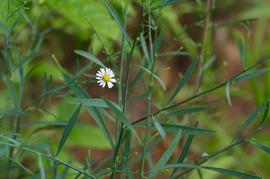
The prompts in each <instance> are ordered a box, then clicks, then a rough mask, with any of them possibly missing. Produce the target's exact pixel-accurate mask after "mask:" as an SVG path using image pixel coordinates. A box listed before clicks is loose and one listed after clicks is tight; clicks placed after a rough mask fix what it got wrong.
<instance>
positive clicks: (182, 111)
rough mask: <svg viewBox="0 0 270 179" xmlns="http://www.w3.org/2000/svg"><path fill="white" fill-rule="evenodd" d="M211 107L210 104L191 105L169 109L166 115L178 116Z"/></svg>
mask: <svg viewBox="0 0 270 179" xmlns="http://www.w3.org/2000/svg"><path fill="white" fill-rule="evenodd" d="M211 108H213V107H211V106H192V107H187V108H183V109H178V110H174V111H169V112H168V113H167V114H166V116H167V117H173V116H179V115H185V114H190V113H195V112H201V111H204V110H208V109H211Z"/></svg>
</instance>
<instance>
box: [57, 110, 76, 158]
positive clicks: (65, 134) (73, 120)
mask: <svg viewBox="0 0 270 179" xmlns="http://www.w3.org/2000/svg"><path fill="white" fill-rule="evenodd" d="M80 110H81V105H79V106H78V107H77V109H76V110H75V112H74V113H73V115H72V116H71V118H70V119H69V121H68V123H67V125H66V127H65V129H64V132H63V135H62V138H61V140H60V143H59V145H58V149H57V152H56V156H57V155H58V154H59V153H60V151H61V150H62V148H63V146H64V144H65V142H66V140H67V138H68V136H69V134H70V132H71V130H72V128H73V126H74V124H75V123H76V121H77V119H78V117H79V114H80Z"/></svg>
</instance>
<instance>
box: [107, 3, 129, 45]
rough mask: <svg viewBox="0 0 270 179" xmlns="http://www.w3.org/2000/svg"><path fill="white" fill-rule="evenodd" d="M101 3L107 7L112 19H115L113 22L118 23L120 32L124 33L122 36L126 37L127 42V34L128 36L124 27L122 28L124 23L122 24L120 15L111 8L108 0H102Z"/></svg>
mask: <svg viewBox="0 0 270 179" xmlns="http://www.w3.org/2000/svg"><path fill="white" fill-rule="evenodd" d="M103 3H104V4H105V6H106V7H107V9H108V11H109V12H110V14H111V15H112V17H113V19H114V20H115V22H116V24H117V25H118V27H119V29H120V30H121V32H122V34H123V35H124V37H125V38H126V40H127V41H128V42H129V36H128V34H127V32H126V30H125V28H124V25H123V23H122V21H121V19H120V17H119V16H118V14H117V13H116V11H115V9H114V8H113V6H112V5H111V4H110V2H108V0H103Z"/></svg>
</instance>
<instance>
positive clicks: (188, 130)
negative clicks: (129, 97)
mask: <svg viewBox="0 0 270 179" xmlns="http://www.w3.org/2000/svg"><path fill="white" fill-rule="evenodd" d="M135 126H136V127H138V128H147V125H146V124H137V125H135ZM161 126H162V128H163V129H164V130H165V131H167V132H178V131H179V130H182V133H183V134H188V135H210V134H214V133H215V131H213V130H209V129H203V128H197V127H191V126H182V125H174V124H161ZM149 127H150V128H152V129H155V126H153V125H150V126H149Z"/></svg>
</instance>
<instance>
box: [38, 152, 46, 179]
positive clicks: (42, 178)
mask: <svg viewBox="0 0 270 179" xmlns="http://www.w3.org/2000/svg"><path fill="white" fill-rule="evenodd" d="M38 166H39V170H40V178H41V179H46V175H45V169H44V165H43V162H42V157H41V155H38Z"/></svg>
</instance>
